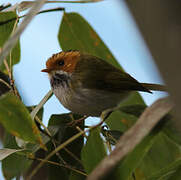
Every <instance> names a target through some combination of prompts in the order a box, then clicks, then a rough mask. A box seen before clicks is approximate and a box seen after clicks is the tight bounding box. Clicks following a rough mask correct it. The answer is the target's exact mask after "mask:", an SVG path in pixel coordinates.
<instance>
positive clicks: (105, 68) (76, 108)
mask: <svg viewBox="0 0 181 180" xmlns="http://www.w3.org/2000/svg"><path fill="white" fill-rule="evenodd" d="M42 72H46V73H48V77H49V80H50V85H51V88H52V91H53V93H54V95H55V96H56V97H57V98H58V100H59V101H60V103H61V104H62V105H63V106H64V107H65V108H67V109H68V110H70V111H71V112H73V113H76V114H80V115H84V116H93V117H100V116H101V114H102V112H104V111H106V110H107V109H112V108H115V107H117V106H118V104H120V103H121V102H122V101H124V100H126V98H127V97H128V96H129V94H130V93H131V92H133V91H143V92H147V93H151V91H150V90H164V87H162V86H161V85H154V84H149V83H140V82H138V81H137V80H136V79H134V78H133V77H132V76H131V75H129V74H128V73H126V72H124V71H123V70H121V69H119V68H117V67H115V66H113V65H111V64H110V63H108V62H107V61H105V60H103V59H101V58H99V57H96V56H93V55H91V54H88V53H85V52H81V51H79V50H69V51H61V52H59V53H56V54H53V55H52V57H50V58H49V59H48V60H47V61H46V68H45V69H43V70H42Z"/></svg>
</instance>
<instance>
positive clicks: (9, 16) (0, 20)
mask: <svg viewBox="0 0 181 180" xmlns="http://www.w3.org/2000/svg"><path fill="white" fill-rule="evenodd" d="M16 19H17V14H16V12H14V11H12V12H0V48H2V47H3V45H4V43H5V42H6V41H7V40H8V38H9V36H10V35H11V33H12V31H13V28H14V26H15V23H16ZM11 58H12V65H14V64H16V63H18V62H19V60H20V43H19V41H18V43H17V45H16V46H15V47H14V48H13V49H12V51H11ZM7 61H8V63H9V61H10V56H8V57H7ZM0 69H1V70H3V71H4V70H5V66H4V64H2V65H1V66H0Z"/></svg>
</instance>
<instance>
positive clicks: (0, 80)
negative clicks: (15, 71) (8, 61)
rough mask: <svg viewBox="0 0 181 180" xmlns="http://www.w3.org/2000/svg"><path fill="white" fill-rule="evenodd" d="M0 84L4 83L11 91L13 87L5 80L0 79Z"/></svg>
mask: <svg viewBox="0 0 181 180" xmlns="http://www.w3.org/2000/svg"><path fill="white" fill-rule="evenodd" d="M0 82H2V83H4V84H5V85H6V86H7V87H8V88H9V89H11V86H10V85H9V84H8V83H7V82H6V81H4V80H3V79H1V78H0Z"/></svg>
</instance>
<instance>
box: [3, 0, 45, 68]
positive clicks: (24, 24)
mask: <svg viewBox="0 0 181 180" xmlns="http://www.w3.org/2000/svg"><path fill="white" fill-rule="evenodd" d="M45 1H46V0H36V1H35V3H34V5H33V6H32V8H31V9H30V11H29V12H28V15H27V16H26V17H25V18H24V20H23V21H22V23H21V24H20V26H18V27H17V29H16V30H15V32H14V33H13V35H11V36H10V37H9V39H8V41H7V42H6V43H5V44H4V46H3V49H2V52H1V54H0V65H1V64H2V62H3V60H4V59H5V58H6V56H7V55H8V54H9V52H10V51H11V49H12V48H13V47H14V46H15V45H16V43H17V41H18V39H19V37H20V35H21V33H22V32H23V31H24V30H25V28H26V27H27V26H28V24H29V23H30V21H31V20H32V19H33V17H34V16H35V15H36V13H37V12H38V11H39V10H40V8H41V7H42V6H43V4H44V3H45Z"/></svg>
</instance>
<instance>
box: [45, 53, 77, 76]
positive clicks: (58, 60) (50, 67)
mask: <svg viewBox="0 0 181 180" xmlns="http://www.w3.org/2000/svg"><path fill="white" fill-rule="evenodd" d="M79 59H80V52H79V51H66V52H63V51H62V52H60V53H57V54H54V55H53V56H52V57H50V58H49V59H48V60H47V62H46V69H43V70H42V72H46V73H48V74H49V76H51V75H52V74H54V73H55V72H64V73H69V74H71V73H72V72H73V71H74V69H75V67H76V64H77V62H78V61H79Z"/></svg>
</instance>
